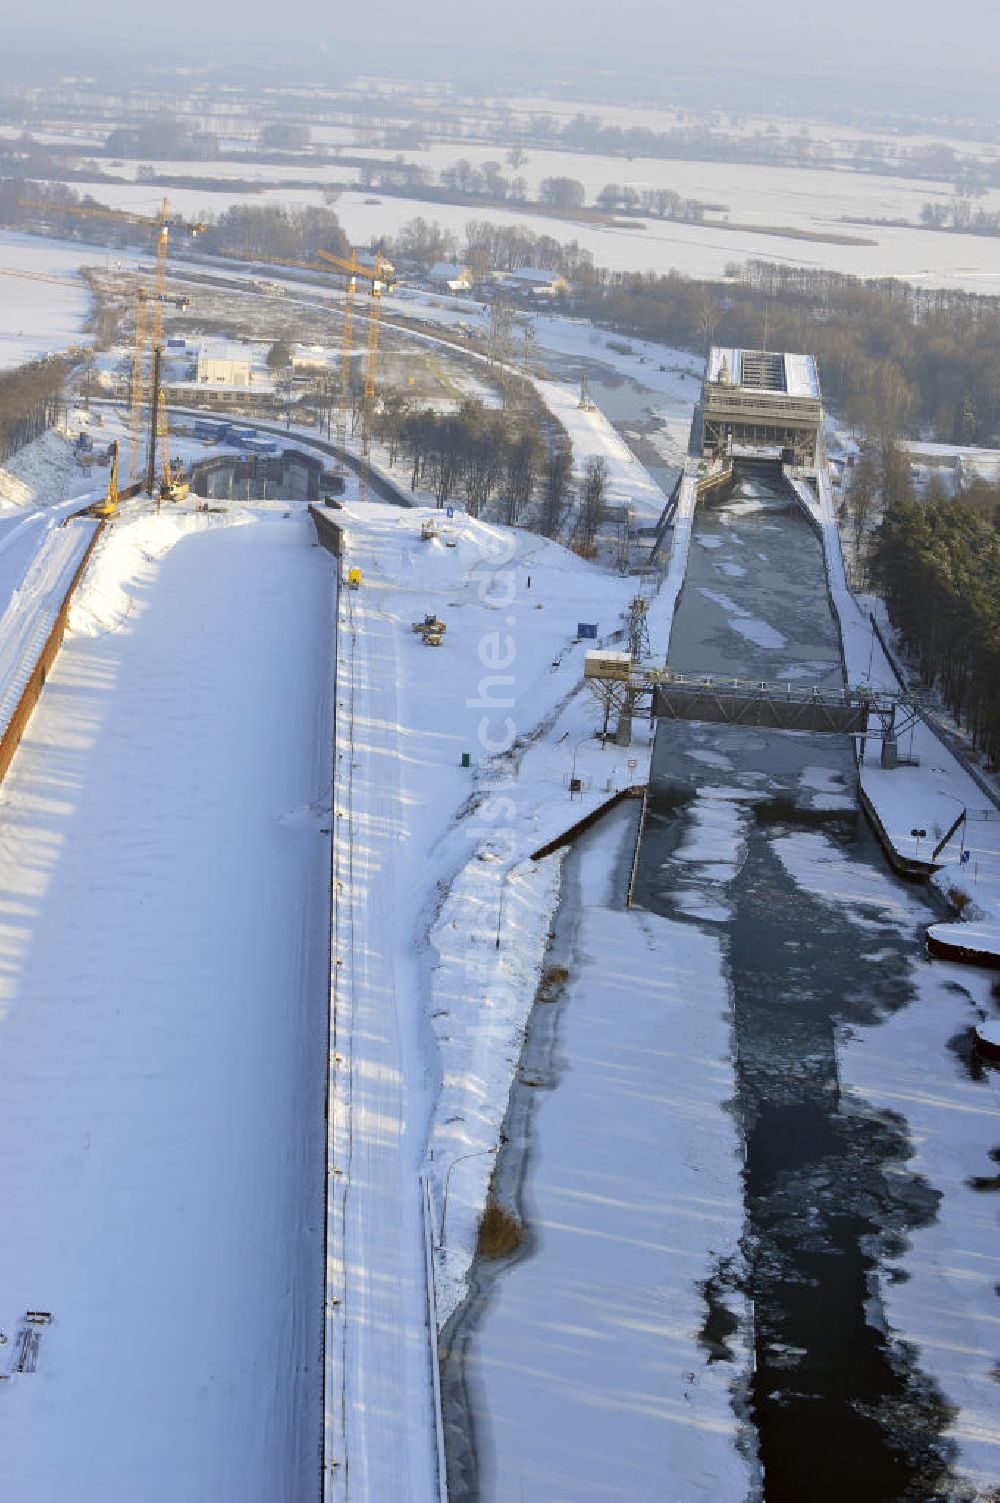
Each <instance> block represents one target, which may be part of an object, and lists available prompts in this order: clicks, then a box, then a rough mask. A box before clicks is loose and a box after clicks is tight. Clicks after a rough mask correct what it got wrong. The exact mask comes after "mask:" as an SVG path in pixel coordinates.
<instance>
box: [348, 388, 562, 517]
mask: <svg viewBox="0 0 1000 1503" xmlns="http://www.w3.org/2000/svg"><path fill="white" fill-rule="evenodd" d="M374 431H375V435H376V437H378V438H379V439H381V441H382V442H383V443H384V444H385V446H386V450H387V452H388V456H389V462H390V464H393V465H395V464H396V462H397V460H398V459H399V458H400V457H402V458H404V459H405V460H406V462H407V464H408V465H409V469H410V487H411V489H412V490H416V489H417V487H418V486H420V487H421V488H424V489H427V490H430V491H432V492H433V494H434V498H435V500H436V501H437V504H438V506H444V505H445V504H446V503H447V502H448V501H449V500H450V499H451V498H452V497H453V496H455V495H457V494H458V493H459V492H461V493H462V494H463V495H464V497H465V500H466V504H467V506H468V509H469V512H470V513H471V514H472V516H478V515H479V513H480V512H481V511H482V510H483V509H484V508H485V507H486V506H487V504H488V503H489V502H490V501H491V500H492V499H493V498H494V497H497V498H498V502H499V505H498V516H499V520H500V521H502V522H506V523H508V524H509V525H513V524H514V523H515V522H517V521H518V520H519V518H520V517H521V515H522V513H523V512H524V510H525V508H526V507H527V505H528V504H529V502H530V501H531V500H532V498H533V496H534V493H535V487H536V485H537V483H538V480H539V477H540V474H541V472H542V468H543V465H544V462H545V457H546V448H545V441H544V439H543V437H542V433H541V430H540V428H539V426H538V423H537V422H536V420H535V419H534V417H533V416H531V415H529V414H525V413H521V412H517V413H515V412H511V411H505V410H501V409H497V408H490V407H486V406H485V405H484V404H483V403H482V402H480V401H478V400H477V399H475V398H469V399H468V400H466V401H465V402H463V403H462V405H461V406H460V407H459V408H458V410H457V411H455V412H444V413H442V412H437V411H435V410H434V409H433V408H431V407H423V408H416V409H414V408H411V407H409V406H407V404H406V403H405V402H404V401H403V400H402V399H401V398H400V397H399V396H398V395H397V394H395V393H387V394H386V397H385V399H384V401H383V403H382V406H381V409H380V411H379V412H378V414H377V416H376V419H375V425H374Z"/></svg>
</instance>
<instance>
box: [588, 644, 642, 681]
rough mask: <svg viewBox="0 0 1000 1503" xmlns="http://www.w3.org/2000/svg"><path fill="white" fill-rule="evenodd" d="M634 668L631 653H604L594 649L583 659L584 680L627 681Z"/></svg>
mask: <svg viewBox="0 0 1000 1503" xmlns="http://www.w3.org/2000/svg"><path fill="white" fill-rule="evenodd" d="M631 667H632V654H631V653H629V652H604V651H602V650H600V649H592V650H591V651H590V652H588V653H587V654H586V655H585V656H584V659H583V676H584V678H613V679H619V680H621V681H626V680H627V679H628V676H629V672H630V670H631Z"/></svg>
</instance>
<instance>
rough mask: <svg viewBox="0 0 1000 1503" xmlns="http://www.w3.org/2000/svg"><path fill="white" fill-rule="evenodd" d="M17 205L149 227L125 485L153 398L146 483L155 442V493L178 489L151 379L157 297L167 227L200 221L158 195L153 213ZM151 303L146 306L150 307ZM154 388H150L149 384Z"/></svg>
mask: <svg viewBox="0 0 1000 1503" xmlns="http://www.w3.org/2000/svg"><path fill="white" fill-rule="evenodd" d="M17 203H18V207H19V208H23V209H37V210H39V211H41V213H43V214H53V213H58V214H79V215H84V216H87V217H89V218H94V219H115V220H118V221H119V222H120V223H124V224H138V225H144V226H145V227H147V228H148V229H151V230H153V231H154V234H155V239H154V247H155V252H156V266H155V270H154V273H153V290H152V293H150V292H148V291H147V290H146V289H145V288H140V289H139V292H138V296H137V301H136V313H135V341H134V346H133V351H132V383H131V386H132V389H131V394H130V399H129V446H128V484H129V485H130V486H131V485H132V484H134V483H135V481H136V480H138V478H139V475H140V473H141V468H142V467H141V463H140V451H141V448H142V407H143V403H144V401H146V400H147V397H146V393H147V389H148V390H149V398H148V400H149V401H150V402H151V403H153V404H155V410H152V413H151V420H150V425H149V436H150V445H149V459H148V463H147V469H146V477H147V478H146V485H147V489H148V491H149V494H150V495H152V494H153V491H154V489H155V487H156V447H157V443H158V444H159V449H160V456H161V462H162V474H163V478H162V484H161V494H163V495H165V496H172V495H176V494H178V492H179V490H180V486H179V483H178V481H177V479H176V478H175V477H174V475H173V474H172V472H171V468H170V458H169V453H168V435H167V422H166V405H165V404H164V402H163V400H162V397H161V396H160V393H159V382H158V381H157V380H154V373H155V371H156V370H157V367H158V363H159V359H160V351H161V350H162V348H163V300H164V293H165V289H166V281H167V250H168V247H169V240H170V230H171V229H172V228H174V229H182V230H184V231H185V232H186V233H188V234H190V235H191V236H192V237H194V236H196V235H200V234H201V233H202V231H203V230H204V228H205V226H204V225H203V224H192V223H187V222H185V221H184V220H181V219H177V218H172V217H171V214H170V204H169V203H168V201H167V199H164V200H163V204H162V207H161V209H160V212H159V214H157V215H156V216H155V217H154V216H151V215H149V214H136V213H133V212H132V211H131V210H130V209H109V208H104V207H103V206H98V205H89V204H88V205H84V204H62V203H53V202H49V201H47V200H45V199H36V198H19V199H18V200H17ZM150 304H152V307H150ZM154 387H155V388H156V389H155V391H154V390H153V388H154Z"/></svg>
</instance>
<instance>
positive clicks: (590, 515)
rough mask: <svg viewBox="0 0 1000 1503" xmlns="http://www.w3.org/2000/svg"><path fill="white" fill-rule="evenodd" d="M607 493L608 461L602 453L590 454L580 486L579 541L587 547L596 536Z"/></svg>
mask: <svg viewBox="0 0 1000 1503" xmlns="http://www.w3.org/2000/svg"><path fill="white" fill-rule="evenodd" d="M607 493H608V462H607V460H606V459H605V458H604V456H603V455H602V454H592V455H591V456H590V458H589V459H588V460H587V467H586V469H585V471H584V475H583V483H582V485H581V487H580V541H581V542H582V543H583V544H584V546H585V547H587V548H589V547H591V546H592V544H593V541H594V538H595V537H596V536H597V529H598V526H599V525H600V522H601V518H602V517H603V515H604V502H605V499H606V497H607Z"/></svg>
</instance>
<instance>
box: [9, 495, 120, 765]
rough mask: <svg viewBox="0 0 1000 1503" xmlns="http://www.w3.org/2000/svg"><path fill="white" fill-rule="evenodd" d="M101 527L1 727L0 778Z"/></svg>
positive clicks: (99, 525) (58, 644)
mask: <svg viewBox="0 0 1000 1503" xmlns="http://www.w3.org/2000/svg"><path fill="white" fill-rule="evenodd" d="M105 525H106V522H105V519H104V518H103V517H102V518H100V519H99V520H98V522H97V525H96V527H95V529H94V535H93V537H92V538H91V540H90V542H89V543H88V544H87V548H86V551H85V553H84V555H83V558H82V559H81V560H80V563H79V566H78V568H77V570H76V573H75V574H74V575H73V578H72V579H71V580H70V582H69V586H68V588H67V590H66V595H65V598H64V600H63V603H62V605H61V606H60V607H59V610H58V612H57V614H56V618H55V620H54V621H53V623H52V627H51V629H50V631H49V634H48V636H47V637H46V638H45V641H44V643H43V644H42V647H41V650H40V652H39V654H38V658H37V660H36V662H35V665H34V667H33V668H32V670H31V673H30V675H29V677H28V680H27V682H26V683H25V686H24V688H23V689H22V691H21V695H20V698H19V699H18V701H17V704H16V705H15V706H14V709H13V710H12V711H11V715H10V719H9V720H8V721H7V724H6V725H5V726H4V729H3V733H2V735H0V778H3V777H4V776H5V775H6V773H7V769H8V767H9V766H10V764H11V760H12V759H13V756H14V753H15V752H16V751H17V748H18V746H19V745H20V741H21V737H22V736H23V735H24V732H25V728H26V727H27V724H28V721H29V720H30V719H31V713H32V711H33V710H34V708H35V705H36V704H37V703H38V699H39V695H40V694H41V692H42V689H43V688H44V686H45V680H46V679H47V678H48V675H49V673H50V671H51V669H52V665H53V663H54V662H55V660H56V658H57V657H58V656H59V649H60V647H61V646H62V640H63V637H64V635H65V632H66V622H67V621H68V620H69V611H70V606H71V605H72V603H73V595H74V592H75V590H76V587H77V585H78V584H79V583H80V580H81V579H82V578H83V572H84V570H85V569H86V567H87V565H88V563H89V562H90V558H91V555H92V554H93V551H94V549H95V547H96V546H97V541H98V539H99V538H100V537H101V534H102V533H103V532H104V528H105Z"/></svg>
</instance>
